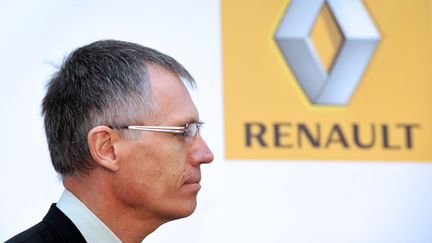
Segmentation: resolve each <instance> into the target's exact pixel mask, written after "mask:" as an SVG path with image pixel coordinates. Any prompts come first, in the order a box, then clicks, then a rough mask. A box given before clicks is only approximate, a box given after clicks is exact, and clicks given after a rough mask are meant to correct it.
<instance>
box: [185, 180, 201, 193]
mask: <svg viewBox="0 0 432 243" xmlns="http://www.w3.org/2000/svg"><path fill="white" fill-rule="evenodd" d="M200 182H201V177H192V178H189V179H188V180H187V181H186V182H185V183H184V186H186V188H190V189H192V190H193V191H199V190H200V189H201V184H200Z"/></svg>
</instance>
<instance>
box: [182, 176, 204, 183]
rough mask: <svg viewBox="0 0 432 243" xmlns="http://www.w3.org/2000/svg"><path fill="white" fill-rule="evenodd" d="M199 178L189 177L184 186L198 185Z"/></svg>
mask: <svg viewBox="0 0 432 243" xmlns="http://www.w3.org/2000/svg"><path fill="white" fill-rule="evenodd" d="M200 181H201V177H191V178H189V179H188V180H186V182H185V184H195V183H200Z"/></svg>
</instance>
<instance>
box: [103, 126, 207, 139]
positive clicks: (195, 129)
mask: <svg viewBox="0 0 432 243" xmlns="http://www.w3.org/2000/svg"><path fill="white" fill-rule="evenodd" d="M203 124H204V123H203V122H192V123H188V124H186V125H184V126H181V127H170V126H109V127H110V128H116V129H130V130H139V131H149V132H166V133H176V134H179V135H182V136H183V137H185V142H186V143H188V144H191V143H192V142H193V141H194V140H195V138H196V136H197V135H198V134H199V132H200V128H201V126H202V125H203Z"/></svg>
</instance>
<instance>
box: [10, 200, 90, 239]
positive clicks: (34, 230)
mask: <svg viewBox="0 0 432 243" xmlns="http://www.w3.org/2000/svg"><path fill="white" fill-rule="evenodd" d="M16 242H26V243H42V242H71V243H72V242H74V243H75V242H78V243H79V242H86V241H85V239H84V237H83V236H82V234H81V233H80V232H79V230H78V229H77V227H76V226H75V225H74V224H73V223H72V221H71V220H70V219H69V218H68V217H67V216H66V215H65V214H64V213H63V212H62V211H60V209H58V208H57V207H56V205H55V204H52V205H51V208H50V210H49V211H48V213H47V215H46V216H45V217H44V218H43V220H42V222H40V223H38V224H36V225H35V226H33V227H31V228H30V229H28V230H26V231H24V232H22V233H20V234H18V235H16V236H14V237H13V238H11V239H9V240H7V241H6V242H5V243H16Z"/></svg>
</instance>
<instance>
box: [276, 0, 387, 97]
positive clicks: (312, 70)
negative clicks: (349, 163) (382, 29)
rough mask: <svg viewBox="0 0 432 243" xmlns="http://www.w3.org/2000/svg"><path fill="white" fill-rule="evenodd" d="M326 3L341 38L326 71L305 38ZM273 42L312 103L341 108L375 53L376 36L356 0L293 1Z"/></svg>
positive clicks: (364, 10) (367, 17)
mask: <svg viewBox="0 0 432 243" xmlns="http://www.w3.org/2000/svg"><path fill="white" fill-rule="evenodd" d="M326 3H327V5H328V7H329V8H330V10H331V12H332V13H333V16H334V18H335V20H336V23H337V24H338V26H339V29H340V31H341V32H342V34H343V37H344V41H343V43H342V45H341V46H340V49H339V51H338V54H337V56H336V57H335V59H334V62H333V65H332V66H331V68H330V69H329V70H326V68H325V67H323V65H322V64H321V62H320V59H319V56H318V54H317V52H316V50H315V48H314V45H313V43H312V40H311V39H310V36H309V33H310V32H311V29H312V27H313V26H314V23H315V21H316V19H317V17H318V15H319V13H320V11H321V9H322V7H323V6H324V5H325V4H326ZM275 39H276V41H277V43H278V45H279V48H280V50H281V51H282V54H283V55H284V57H285V59H286V61H287V62H288V64H289V66H290V67H291V69H292V71H293V72H294V74H295V76H296V78H297V80H298V82H299V83H300V85H301V86H302V88H303V90H304V92H305V93H306V94H307V96H308V97H309V99H310V100H311V102H312V103H314V104H323V105H345V104H347V103H348V101H349V100H350V98H351V96H352V94H353V93H354V90H355V89H356V87H357V84H358V83H359V81H360V79H361V77H362V75H363V73H364V71H365V69H366V67H367V65H368V63H369V61H370V59H371V57H372V55H373V53H374V51H375V48H376V46H377V44H378V41H379V39H380V34H379V32H378V30H377V29H376V28H375V25H374V23H373V22H372V20H371V18H370V17H369V15H368V12H367V10H366V8H365V7H364V6H363V4H362V2H361V1H360V0H293V1H292V2H291V5H290V6H289V8H288V10H287V11H286V13H285V16H284V17H283V19H282V22H281V24H280V26H279V28H278V30H277V31H276V35H275Z"/></svg>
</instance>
